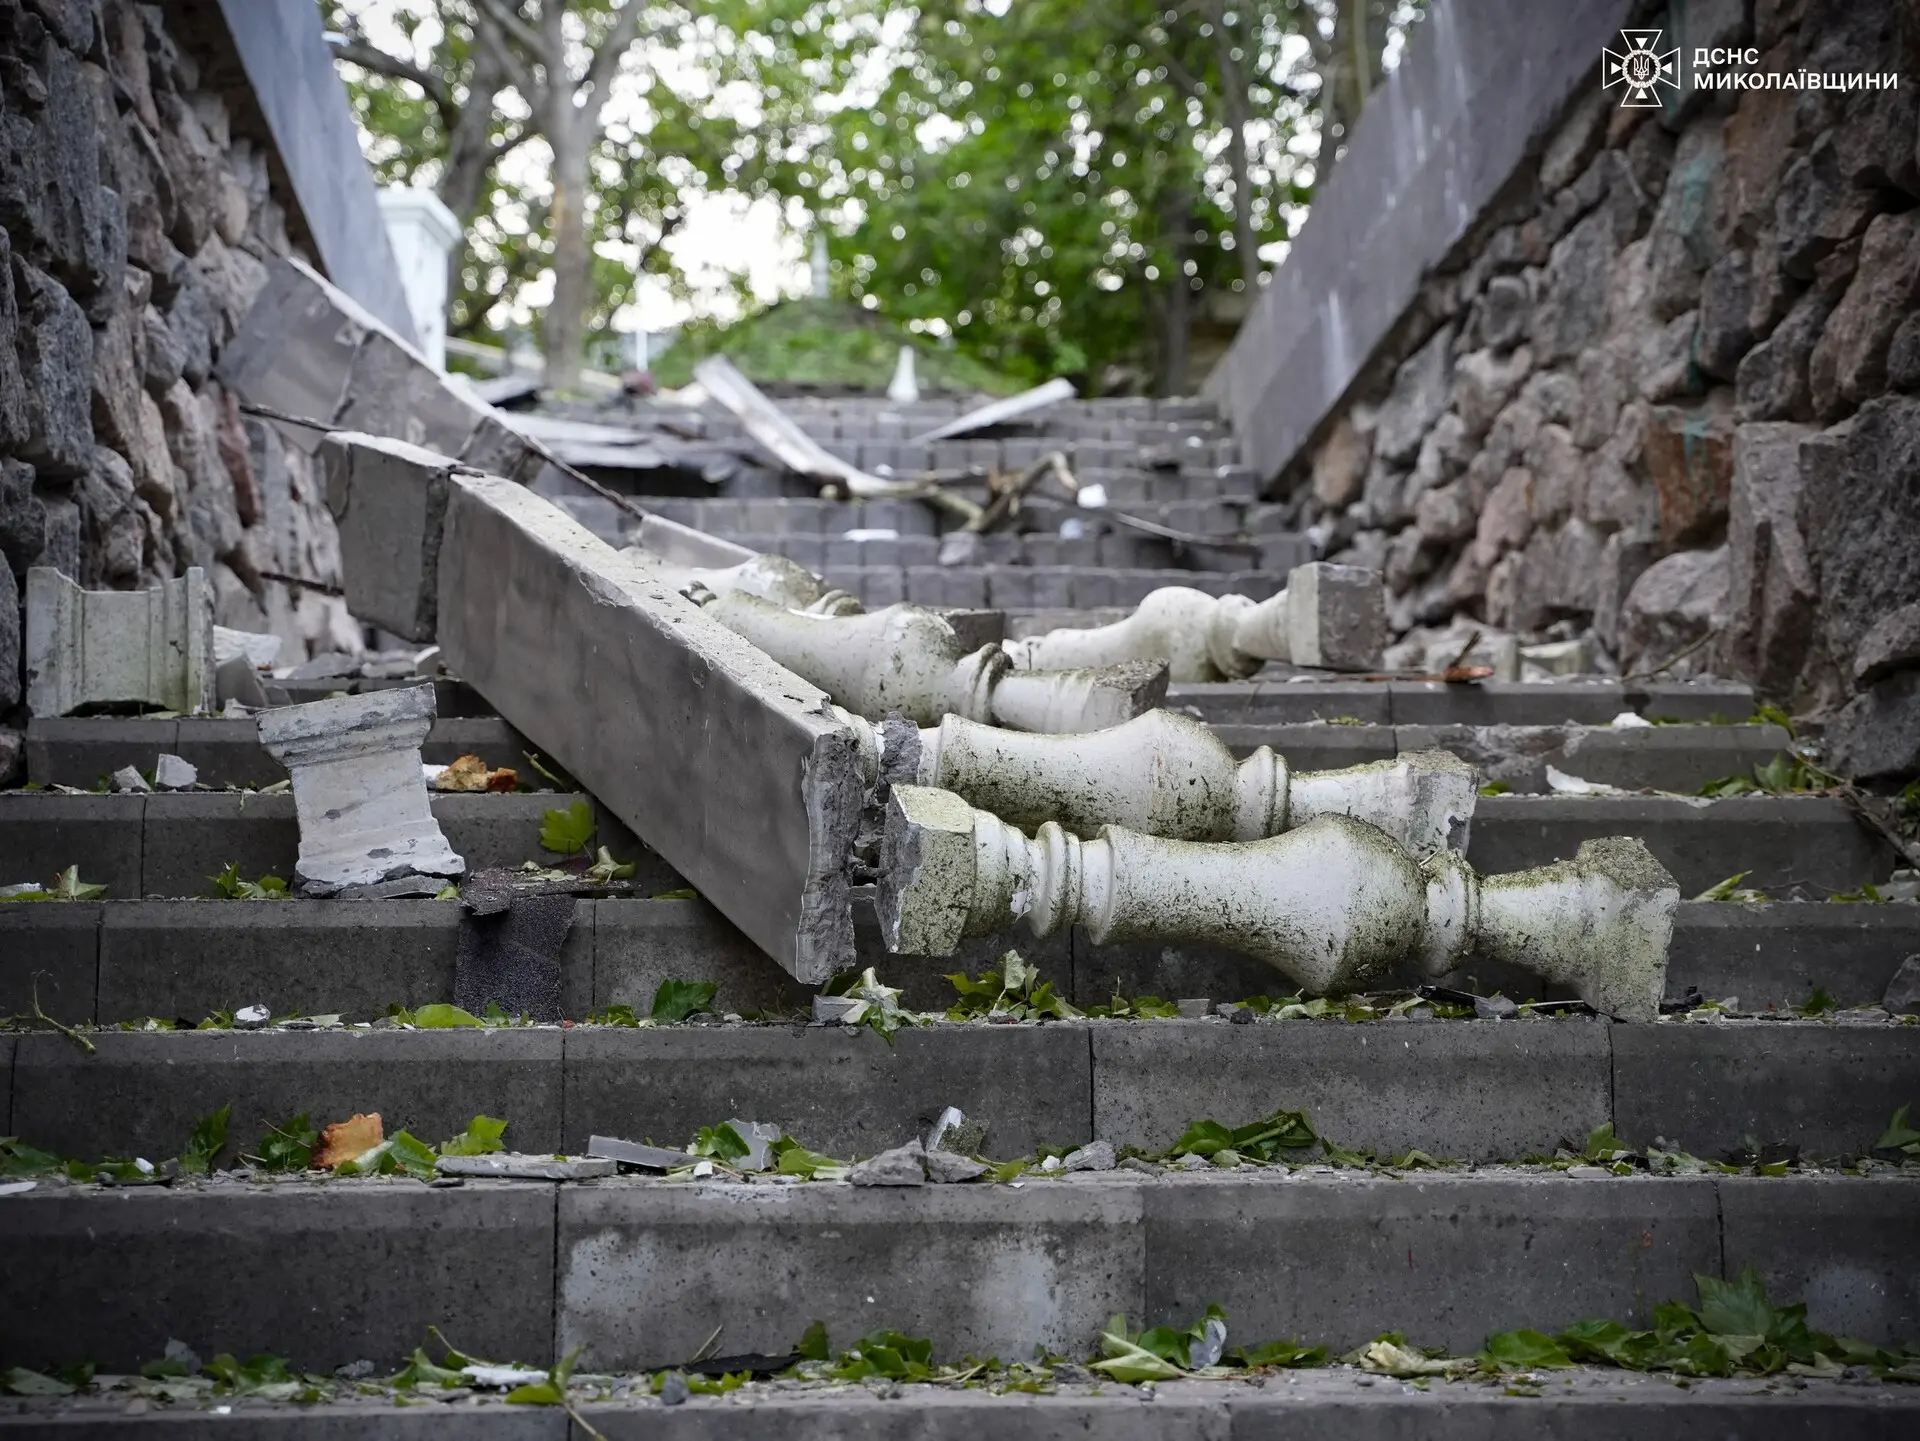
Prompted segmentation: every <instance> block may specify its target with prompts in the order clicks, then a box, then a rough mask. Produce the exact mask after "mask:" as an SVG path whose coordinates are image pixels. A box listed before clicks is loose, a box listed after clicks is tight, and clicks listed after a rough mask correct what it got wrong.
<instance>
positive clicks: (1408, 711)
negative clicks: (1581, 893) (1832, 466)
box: [1009, 628, 1754, 726]
mask: <svg viewBox="0 0 1920 1441" xmlns="http://www.w3.org/2000/svg"><path fill="white" fill-rule="evenodd" d="M1009 633H1010V634H1016V633H1019V632H1018V631H1017V630H1016V629H1013V628H1010V630H1009ZM1167 708H1168V709H1169V710H1178V711H1184V712H1186V714H1188V715H1191V716H1195V717H1197V718H1198V719H1200V720H1204V721H1207V722H1208V723H1209V724H1213V725H1270V724H1293V723H1297V722H1301V721H1314V720H1323V721H1339V722H1347V723H1351V722H1353V721H1365V722H1369V723H1372V724H1375V725H1430V726H1456V725H1530V726H1531V725H1545V726H1555V725H1606V724H1608V723H1609V722H1610V721H1612V720H1613V719H1614V717H1616V716H1618V715H1620V714H1621V713H1622V712H1623V711H1631V712H1632V713H1633V714H1635V715H1638V716H1643V717H1645V718H1646V719H1648V720H1656V721H1695V722H1735V721H1745V720H1747V719H1748V718H1749V717H1751V716H1752V715H1753V714H1754V703H1753V691H1752V689H1751V688H1750V687H1748V686H1746V685H1744V684H1742V683H1740V682H1737V681H1664V682H1663V681H1639V682H1623V681H1618V680H1603V679H1580V680H1567V681H1555V682H1547V683H1543V682H1530V681H1476V682H1474V683H1473V684H1471V685H1447V684H1445V683H1444V682H1441V681H1408V680H1396V681H1367V680H1360V679H1340V678H1333V677H1329V676H1328V675H1327V674H1326V673H1325V672H1317V673H1312V672H1304V673H1302V674H1301V675H1300V676H1299V677H1298V678H1297V679H1289V678H1285V677H1276V678H1273V679H1267V678H1264V677H1263V678H1260V679H1255V680H1247V681H1235V682H1229V683H1225V684H1219V685H1194V684H1187V685H1173V686H1169V687H1168V688H1167Z"/></svg>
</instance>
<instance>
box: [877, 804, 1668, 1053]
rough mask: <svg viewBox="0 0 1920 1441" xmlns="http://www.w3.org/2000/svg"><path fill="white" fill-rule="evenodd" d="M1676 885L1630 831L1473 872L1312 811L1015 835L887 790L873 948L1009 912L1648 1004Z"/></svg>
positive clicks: (1317, 973) (1661, 963)
mask: <svg viewBox="0 0 1920 1441" xmlns="http://www.w3.org/2000/svg"><path fill="white" fill-rule="evenodd" d="M1679 901H1680V892H1679V889H1678V887H1676V886H1675V885H1674V883H1673V878H1672V877H1671V876H1669V875H1668V874H1667V872H1666V871H1665V869H1664V868H1663V867H1662V866H1661V865H1660V863H1659V862H1658V861H1656V860H1655V859H1654V858H1653V856H1652V854H1651V853H1650V852H1649V851H1648V850H1647V848H1646V846H1645V845H1644V844H1643V843H1642V842H1640V841H1639V840H1635V839H1629V838H1624V837H1609V838H1607V839H1604V840H1595V841H1588V842H1586V843H1585V844H1584V845H1582V846H1581V847H1580V852H1579V855H1578V856H1577V857H1576V858H1575V859H1574V860H1573V861H1571V862H1566V861H1561V862H1557V863H1555V864H1554V865H1550V866H1541V867H1538V868H1536V869H1534V870H1529V871H1521V872H1518V873H1516V874H1514V875H1509V876H1491V877H1486V878H1484V879H1483V878H1482V877H1480V876H1479V875H1478V874H1476V873H1475V872H1474V870H1473V868H1472V867H1471V866H1469V865H1468V864H1467V863H1466V862H1465V861H1464V860H1462V859H1461V858H1460V857H1459V856H1458V855H1456V854H1455V853H1454V852H1452V851H1448V850H1441V851H1436V852H1435V853H1434V854H1433V855H1431V856H1429V857H1428V858H1427V860H1426V861H1424V862H1421V863H1416V862H1415V861H1414V860H1413V858H1412V857H1411V856H1409V855H1408V854H1407V852H1406V851H1405V850H1404V849H1402V848H1401V847H1400V846H1399V845H1398V844H1396V843H1395V842H1394V841H1393V840H1392V839H1391V838H1390V837H1389V836H1387V834H1386V833H1385V832H1384V831H1381V830H1379V829H1378V828H1376V827H1374V826H1370V825H1367V824H1365V823H1364V822H1361V821H1356V820H1354V819H1352V818H1351V817H1348V816H1342V815H1326V816H1321V817H1319V818H1318V819H1316V820H1313V821H1310V822H1308V823H1307V824H1306V825H1304V826H1302V827H1301V828H1300V829H1298V830H1294V831H1289V832H1287V833H1286V834H1285V835H1280V836H1274V837H1271V838H1269V839H1267V840H1260V841H1250V842H1243V843H1237V844H1225V845H1217V844H1213V845H1210V844H1206V843H1204V842H1193V841H1177V840H1164V839H1161V838H1159V837H1155V836H1144V835H1141V834H1139V833H1138V832H1135V831H1130V830H1124V829H1122V828H1120V827H1118V826H1108V827H1105V828H1104V829H1103V830H1102V831H1101V833H1100V835H1099V836H1098V837H1097V838H1095V839H1091V840H1080V839H1078V838H1076V837H1074V836H1071V835H1069V834H1067V832H1066V831H1065V830H1064V829H1062V828H1061V827H1060V826H1059V825H1058V824H1057V823H1055V822H1052V821H1049V822H1048V823H1047V824H1045V825H1043V826H1041V827H1040V828H1039V831H1038V832H1037V834H1036V835H1035V836H1034V837H1033V838H1032V839H1031V840H1030V839H1028V838H1027V837H1026V836H1025V835H1024V834H1023V833H1022V832H1021V831H1020V830H1018V829H1017V828H1016V827H1013V826H1010V825H1007V824H1006V823H1005V822H1004V821H1002V820H1000V819H999V818H998V817H997V816H994V815H992V814H991V813H989V812H987V811H979V810H975V809H974V808H973V807H971V806H969V805H968V804H967V803H966V802H965V801H963V800H961V799H960V797H958V796H956V795H953V794H951V793H949V792H947V791H939V790H931V789H927V788H924V787H920V786H908V785H896V786H894V787H893V788H892V793H891V796H890V798H889V800H888V804H887V821H886V831H885V834H884V837H883V839H882V843H881V857H880V883H879V909H880V921H881V925H882V927H883V929H884V931H885V934H886V940H887V945H888V947H889V949H892V950H895V951H904V952H907V953H910V954H914V955H932V956H942V955H951V954H952V953H953V951H954V949H955V947H957V946H958V945H959V943H960V941H961V940H962V939H963V938H964V937H966V936H973V935H993V934H996V933H998V932H1000V931H1003V930H1005V929H1006V928H1007V927H1009V926H1011V925H1012V924H1013V923H1014V921H1016V920H1018V919H1021V918H1022V917H1024V918H1025V920H1026V922H1027V925H1028V927H1029V929H1031V930H1032V931H1033V933H1034V934H1035V935H1036V936H1048V935H1052V934H1053V933H1054V932H1055V931H1057V930H1059V929H1060V928H1061V927H1063V926H1070V925H1078V926H1081V927H1084V928H1085V930H1086V932H1087V934H1088V936H1089V938H1090V939H1091V940H1092V941H1093V942H1094V943H1095V944H1096V945H1099V944H1102V943H1104V942H1107V941H1125V940H1144V941H1168V942H1175V943H1194V942H1199V943H1207V944H1213V945H1218V946H1223V947H1227V948H1229V949H1232V950H1236V951H1241V952H1243V953H1245V954H1247V955H1251V956H1256V957H1258V958H1259V959H1261V960H1263V961H1266V962H1267V963H1268V964H1270V965H1272V966H1274V967H1276V968H1277V969H1279V970H1280V971H1282V972H1284V973H1285V974H1286V975H1287V976H1288V977H1289V978H1291V979H1292V980H1293V981H1294V982H1295V983H1296V984H1298V985H1299V986H1300V987H1301V988H1302V989H1304V990H1307V991H1310V992H1312V993H1314V994H1316V995H1329V994H1339V993H1341V992H1348V991H1355V990H1363V989H1365V988H1367V987H1368V986H1370V985H1376V984H1379V983H1381V982H1383V981H1385V980H1387V979H1388V978H1389V977H1390V976H1391V975H1392V973H1393V971H1394V969H1395V968H1396V967H1397V966H1398V965H1399V964H1400V963H1401V962H1403V961H1407V960H1417V961H1418V963H1419V965H1420V968H1421V969H1422V970H1423V971H1424V972H1425V973H1426V974H1427V975H1430V976H1438V975H1444V974H1446V973H1447V972H1448V971H1450V970H1452V969H1453V968H1454V967H1455V966H1456V965H1458V964H1459V963H1460V961H1461V960H1462V959H1464V958H1465V957H1466V956H1467V955H1468V954H1470V953H1473V952H1476V951H1477V952H1478V953H1479V954H1481V955H1484V956H1487V957H1489V958H1490V959H1494V960H1500V961H1506V962H1509V963H1511V964H1514V965H1518V966H1521V967H1523V968H1525V969H1527V970H1530V971H1533V972H1534V973H1536V974H1538V975H1540V976H1542V977H1543V978H1545V979H1546V980H1549V981H1554V982H1562V983H1566V984H1569V985H1571V986H1572V987H1573V988H1574V989H1575V991H1576V992H1577V993H1578V994H1579V995H1580V996H1581V998H1582V999H1584V1000H1586V1001H1587V1002H1588V1003H1589V1004H1591V1005H1592V1006H1593V1007H1594V1008H1595V1009H1596V1010H1598V1011H1601V1012H1603V1013H1604V1014H1607V1015H1610V1016H1617V1017H1621V1018H1623V1019H1628V1020H1637V1021H1650V1020H1653V1019H1655V1018H1656V1017H1657V1016H1658V1015H1659V1011H1660V997H1661V995H1662V993H1663V992H1664V990H1665V987H1666V970H1667V947H1668V944H1669V942H1670V941H1671V939H1672V934H1673V913H1674V909H1675V907H1676V906H1677V905H1678V904H1679Z"/></svg>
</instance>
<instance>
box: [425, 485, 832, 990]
mask: <svg viewBox="0 0 1920 1441" xmlns="http://www.w3.org/2000/svg"><path fill="white" fill-rule="evenodd" d="M439 616H440V630H441V635H440V640H441V645H442V648H443V650H444V652H445V654H446V657H447V661H448V663H449V664H450V665H451V667H452V668H453V669H454V670H455V671H457V672H458V673H460V674H461V675H462V676H464V677H466V679H467V680H468V682H469V683H470V684H472V685H473V686H474V688H475V689H476V690H478V691H479V692H480V693H481V694H482V695H483V696H485V697H486V699H487V700H488V701H489V703H490V704H492V705H493V706H494V708H495V709H496V710H498V711H499V712H500V713H501V715H502V716H503V717H504V718H506V719H507V720H508V721H509V722H510V723H512V724H514V725H516V726H517V727H518V728H519V729H520V730H521V731H522V732H524V733H525V734H527V735H528V737H529V738H530V739H531V740H533V741H534V742H535V743H536V744H537V745H539V746H540V747H541V748H542V750H543V751H545V752H546V753H547V754H549V755H551V756H552V757H553V758H554V759H555V760H556V761H558V762H559V763H560V765H561V766H563V767H564V768H565V769H566V770H567V771H568V772H569V773H570V774H572V775H573V776H575V777H576V778H577V779H578V780H579V781H580V782H581V783H582V784H583V785H584V786H586V787H587V789H588V790H590V791H591V792H592V793H593V794H594V795H596V796H597V797H599V799H600V800H601V802H602V803H603V804H605V805H606V806H607V807H608V808H609V809H610V810H612V811H613V812H614V814H616V815H618V816H619V817H620V818H621V819H622V820H623V821H625V822H626V823H627V824H628V825H630V826H632V827H633V828H634V830H635V831H636V833H638V834H639V835H640V836H641V837H642V838H643V839H645V840H646V841H647V842H648V844H650V845H652V846H653V847H654V848H655V849H656V850H658V851H659V852H660V853H661V854H662V855H663V856H664V857H665V858H666V860H667V861H668V862H669V863H670V864H671V865H672V866H673V867H674V868H675V869H676V870H678V871H679V872H680V873H681V874H683V875H684V876H686V878H687V879H688V881H689V882H691V883H692V884H693V885H694V886H696V887H697V888H698V889H699V890H700V892H701V894H702V895H704V896H706V897H707V898H708V899H709V900H710V901H712V902H713V904H714V905H715V906H716V907H717V908H718V909H719V910H720V911H721V912H722V913H723V914H725V915H726V916H727V917H728V918H729V919H730V920H732V921H733V923H734V924H735V925H736V926H738V927H739V928H740V930H741V931H743V932H744V933H745V934H746V935H747V936H748V937H749V938H750V939H751V940H752V941H753V942H754V943H755V944H757V945H759V946H760V947H761V948H762V949H763V950H765V951H766V952H767V953H768V954H769V955H771V956H773V957H774V958H775V959H776V960H777V961H778V962H779V963H780V964H781V966H782V967H783V968H785V969H786V970H787V971H789V972H790V973H791V974H792V975H794V976H795V977H796V978H798V979H800V980H802V981H806V982H813V983H817V982H819V981H823V980H825V979H826V978H827V977H828V976H831V975H833V974H834V973H835V972H837V971H838V970H840V969H842V968H843V967H844V966H845V965H846V964H847V963H848V962H850V961H851V960H852V958H853V954H854V941H853V916H852V909H851V903H850V899H849V882H848V878H847V874H846V869H845V862H846V857H847V855H848V853H849V851H850V849H851V847H852V843H853V839H854V834H855V831H856V829H857V826H858V821H859V815H860V809H861V805H862V803H863V800H864V796H865V785H864V782H863V780H862V777H861V774H860V765H859V757H858V753H857V743H856V740H855V737H854V735H853V733H852V732H851V731H850V730H849V729H848V728H847V727H846V726H845V725H843V724H842V723H841V722H840V721H838V720H837V719H836V718H835V717H834V716H833V715H832V713H831V711H830V709H829V703H828V697H827V696H826V694H825V692H823V691H821V690H819V689H818V688H817V687H815V686H812V685H810V684H808V683H807V682H806V681H805V680H803V679H802V678H801V677H799V676H797V675H795V674H793V673H792V672H791V671H789V670H786V669H785V668H783V667H782V666H780V665H778V664H776V663H775V662H774V661H772V660H771V659H769V658H768V657H767V656H766V655H764V654H763V653H761V652H760V651H758V650H756V649H755V648H754V647H753V646H752V645H750V644H749V643H748V642H747V641H745V640H743V639H742V638H741V637H739V636H737V635H735V634H733V633H732V632H731V631H728V630H726V629H725V628H724V627H722V626H720V625H718V624H717V623H716V622H714V621H713V620H712V619H711V618H709V617H707V616H706V615H704V614H703V613H702V611H701V610H700V608H699V607H698V606H696V605H694V604H693V603H692V602H691V601H689V600H687V599H686V598H685V597H683V596H681V595H679V594H678V593H677V591H676V590H675V588H674V586H673V585H672V583H671V581H670V579H669V578H668V577H667V576H665V575H663V574H661V573H660V572H658V571H657V570H656V569H655V568H654V567H652V566H650V565H649V564H648V563H647V561H646V560H645V559H644V558H643V557H639V556H634V555H630V554H628V555H623V554H621V553H620V552H617V551H615V550H614V549H613V547H611V546H609V545H608V544H607V543H606V542H605V541H603V540H601V539H600V538H599V537H597V536H595V535H593V534H592V532H590V531H588V530H587V529H585V528H584V527H583V526H581V525H580V524H579V523H578V522H576V521H574V520H573V519H572V518H571V517H569V516H568V515H566V514H565V513H564V512H562V511H561V510H560V509H559V508H558V507H555V506H553V505H551V504H550V503H549V502H547V501H546V500H544V499H543V498H541V497H540V496H538V495H534V494H532V493H530V492H528V491H527V490H525V489H523V488H522V487H520V486H518V485H516V484H514V483H513V482H511V481H507V480H502V479H500V478H498V477H496V476H470V475H464V474H457V475H454V476H452V477H451V478H450V483H449V494H448V503H447V519H446V534H445V539H444V541H443V544H442V549H441V556H440V565H439ZM623 617H625V619H624V620H623V619H622V618H623ZM614 717H617V718H619V720H620V721H621V722H623V723H624V729H623V731H610V729H609V719H610V718H614Z"/></svg>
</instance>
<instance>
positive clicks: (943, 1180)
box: [920, 1151, 987, 1186]
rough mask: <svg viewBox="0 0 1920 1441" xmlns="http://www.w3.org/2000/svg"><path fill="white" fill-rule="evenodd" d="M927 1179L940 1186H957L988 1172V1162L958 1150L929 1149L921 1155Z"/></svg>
mask: <svg viewBox="0 0 1920 1441" xmlns="http://www.w3.org/2000/svg"><path fill="white" fill-rule="evenodd" d="M920 1159H921V1162H922V1164H923V1165H924V1166H925V1167H926V1172H927V1179H928V1180H929V1181H932V1182H933V1183H934V1184H935V1185H939V1186H955V1185H959V1184H961V1183H962V1182H965V1181H971V1180H974V1179H976V1178H977V1177H980V1176H984V1175H986V1174H987V1163H986V1162H985V1161H976V1160H974V1159H973V1157H971V1156H963V1155H960V1154H959V1153H958V1152H956V1151H928V1152H926V1153H925V1154H923V1155H922V1156H921V1158H920Z"/></svg>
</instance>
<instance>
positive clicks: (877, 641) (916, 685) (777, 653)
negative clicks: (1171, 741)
mask: <svg viewBox="0 0 1920 1441" xmlns="http://www.w3.org/2000/svg"><path fill="white" fill-rule="evenodd" d="M705 609H706V612H707V614H709V615H711V616H712V617H713V618H714V619H715V620H717V621H718V622H719V623H720V624H721V625H724V626H726V627H727V629H729V630H731V631H734V632H735V633H736V634H739V635H741V636H744V637H745V638H746V639H748V640H750V641H752V642H753V643H754V645H756V646H758V647H759V648H760V649H761V650H763V651H765V652H766V653H767V654H768V655H770V656H772V657H773V658H774V659H775V660H777V661H779V662H780V663H781V664H782V665H784V666H786V667H787V668H788V669H790V670H792V671H794V672H795V673H796V674H798V675H802V676H805V677H806V678H807V679H808V680H810V681H812V682H813V683H814V684H815V685H818V686H820V687H821V688H822V689H823V690H825V691H826V692H827V693H828V694H829V695H830V696H832V697H833V699H834V703H835V704H836V705H840V706H844V707H845V708H846V709H847V710H850V711H852V712H854V713H855V714H857V715H861V716H865V717H867V718H869V719H872V720H878V719H881V718H882V717H884V716H886V715H887V714H889V713H890V712H893V711H898V712H900V713H901V714H903V715H905V716H907V717H908V718H909V719H910V720H913V721H914V722H915V723H917V724H920V725H935V724H938V722H939V720H940V718H941V717H942V716H945V715H963V716H966V717H967V718H968V719H970V720H976V721H988V720H993V721H998V722H999V723H1000V724H1002V725H1008V726H1012V727H1015V728H1016V729H1020V730H1032V731H1046V732H1054V731H1091V730H1101V729H1104V728H1105V727H1107V726H1111V725H1118V724H1119V723H1120V722H1122V721H1125V720H1131V719H1132V718H1133V717H1135V716H1137V715H1141V714H1143V713H1145V712H1146V711H1148V710H1150V709H1152V708H1153V707H1154V706H1156V705H1158V704H1159V703H1160V701H1161V700H1163V699H1164V698H1165V696H1166V683H1167V671H1166V667H1165V666H1163V665H1159V664H1156V663H1154V662H1152V661H1131V662H1120V663H1117V664H1103V665H1100V666H1097V667H1087V668H1080V669H1062V670H1047V671H1033V672H1029V673H1021V672H1018V671H1015V670H1014V668H1013V663H1012V661H1011V660H1010V659H1009V657H1008V656H1007V655H1006V654H1005V653H1004V652H1003V651H1002V650H1000V649H999V648H997V647H994V646H982V647H981V648H980V649H978V650H976V651H972V652H967V651H965V650H963V649H962V646H961V642H960V638H959V636H958V635H957V634H956V633H955V632H954V629H953V627H952V626H951V625H950V624H948V623H947V621H946V620H945V619H943V618H942V617H940V616H938V615H936V614H934V612H932V611H930V610H928V609H926V608H925V607H923V606H917V605H907V604H901V605H891V606H888V607H887V608H886V609H885V610H879V611H874V612H872V613H871V614H867V615H849V616H827V615H807V614H802V613H800V612H798V611H794V610H791V609H788V608H786V607H785V606H782V605H778V604H775V603H772V602H769V601H765V600H761V599H759V598H757V597H755V596H751V595H747V594H744V593H742V592H740V591H737V590H736V591H730V592H728V593H726V594H723V595H717V596H715V597H713V598H712V599H711V600H710V601H709V602H708V603H707V605H706V607H705Z"/></svg>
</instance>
